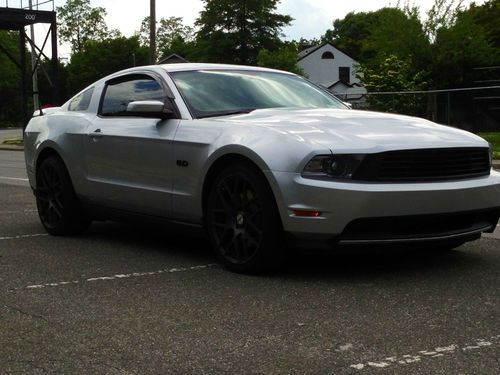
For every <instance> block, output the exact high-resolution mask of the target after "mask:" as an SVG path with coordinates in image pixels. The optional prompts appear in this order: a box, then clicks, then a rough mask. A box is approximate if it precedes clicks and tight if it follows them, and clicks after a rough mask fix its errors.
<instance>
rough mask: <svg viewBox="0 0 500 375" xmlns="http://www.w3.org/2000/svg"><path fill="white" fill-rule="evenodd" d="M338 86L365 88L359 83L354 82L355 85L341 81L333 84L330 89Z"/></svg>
mask: <svg viewBox="0 0 500 375" xmlns="http://www.w3.org/2000/svg"><path fill="white" fill-rule="evenodd" d="M338 84H343V85H344V86H346V87H363V85H362V84H360V83H357V82H354V83H346V82H343V81H341V80H338V81H337V82H334V83H332V84H331V85H330V86H328V89H329V90H330V89H332V88H334V87H335V86H337V85H338Z"/></svg>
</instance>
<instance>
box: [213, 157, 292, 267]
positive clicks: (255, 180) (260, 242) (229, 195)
mask: <svg viewBox="0 0 500 375" xmlns="http://www.w3.org/2000/svg"><path fill="white" fill-rule="evenodd" d="M205 217H206V226H207V231H208V235H209V237H210V239H211V242H212V245H213V247H214V250H215V252H216V255H217V256H218V258H219V259H220V260H221V261H222V263H223V264H224V265H225V266H226V267H227V268H228V269H230V270H232V271H236V272H242V273H256V272H260V271H263V270H265V269H266V268H269V267H271V266H273V265H275V264H276V262H277V260H279V255H280V253H281V248H282V246H283V242H282V241H281V238H282V228H281V221H280V218H279V214H278V209H277V207H276V203H275V201H274V196H273V194H272V192H271V189H270V188H269V186H268V184H267V181H266V180H265V177H264V176H262V175H261V174H260V173H259V172H258V171H255V170H254V168H252V167H250V166H248V165H246V164H243V163H242V164H237V165H235V166H232V167H228V168H226V169H224V170H223V171H222V172H221V173H220V174H219V175H218V176H217V178H216V179H215V182H214V184H213V186H212V188H211V191H210V194H209V197H208V203H207V210H206V215H205Z"/></svg>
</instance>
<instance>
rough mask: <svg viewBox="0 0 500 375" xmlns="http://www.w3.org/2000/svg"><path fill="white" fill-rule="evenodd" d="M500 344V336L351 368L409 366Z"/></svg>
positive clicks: (355, 365)
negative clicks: (461, 345)
mask: <svg viewBox="0 0 500 375" xmlns="http://www.w3.org/2000/svg"><path fill="white" fill-rule="evenodd" d="M498 344H500V335H497V336H493V337H490V338H489V339H478V340H475V342H474V343H473V344H472V345H469V344H466V345H464V346H463V347H460V346H458V345H456V344H452V345H449V346H443V347H437V348H434V349H432V350H421V351H419V352H418V354H404V355H402V356H399V357H386V358H384V359H383V360H381V361H369V362H366V363H356V364H354V365H351V366H349V367H351V368H353V369H356V370H364V369H368V368H385V367H389V366H393V365H398V364H400V365H408V364H411V363H416V362H420V361H422V360H429V359H431V358H440V357H444V356H445V355H449V354H453V353H457V352H468V351H472V350H480V349H482V348H485V347H489V346H493V345H498Z"/></svg>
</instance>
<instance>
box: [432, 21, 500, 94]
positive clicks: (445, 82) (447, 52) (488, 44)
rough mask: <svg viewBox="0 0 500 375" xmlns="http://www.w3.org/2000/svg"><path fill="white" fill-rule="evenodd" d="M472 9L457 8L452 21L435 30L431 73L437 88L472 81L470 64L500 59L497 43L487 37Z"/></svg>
mask: <svg viewBox="0 0 500 375" xmlns="http://www.w3.org/2000/svg"><path fill="white" fill-rule="evenodd" d="M474 13H475V12H471V11H463V12H460V13H459V14H458V15H457V19H456V22H455V23H454V24H453V25H451V26H450V27H448V28H444V27H443V28H441V29H439V30H438V31H437V34H436V40H435V43H434V56H433V62H434V64H433V66H432V76H433V79H434V82H436V83H437V82H439V86H438V87H440V88H448V87H460V86H470V85H473V84H474V80H475V72H474V70H473V68H477V67H481V66H489V65H494V64H498V62H499V58H500V45H498V44H497V45H495V44H494V42H493V41H492V40H491V39H490V38H489V36H488V32H487V31H486V30H485V28H484V26H483V25H481V24H480V23H479V22H478V19H477V18H476V17H475V14H474Z"/></svg>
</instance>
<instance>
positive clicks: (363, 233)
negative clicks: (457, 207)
mask: <svg viewBox="0 0 500 375" xmlns="http://www.w3.org/2000/svg"><path fill="white" fill-rule="evenodd" d="M499 215H500V209H498V208H495V209H491V210H481V211H469V212H458V213H446V214H432V215H417V216H394V217H371V218H360V219H356V220H353V221H351V222H350V223H349V224H348V225H347V226H346V227H345V229H344V231H343V232H342V235H341V240H343V241H360V240H363V241H376V240H407V239H419V238H427V239H432V238H436V237H437V238H439V237H446V236H454V235H459V234H463V233H469V232H474V231H479V230H486V229H488V228H489V229H490V230H492V229H494V228H495V227H496V224H497V222H498V217H499Z"/></svg>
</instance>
